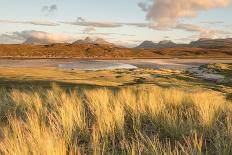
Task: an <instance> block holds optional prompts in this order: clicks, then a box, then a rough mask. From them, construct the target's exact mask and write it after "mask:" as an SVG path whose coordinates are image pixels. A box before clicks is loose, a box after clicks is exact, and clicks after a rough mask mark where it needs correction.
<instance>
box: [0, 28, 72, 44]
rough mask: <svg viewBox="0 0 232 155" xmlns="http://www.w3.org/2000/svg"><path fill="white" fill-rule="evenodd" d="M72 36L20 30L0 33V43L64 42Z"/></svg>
mask: <svg viewBox="0 0 232 155" xmlns="http://www.w3.org/2000/svg"><path fill="white" fill-rule="evenodd" d="M72 39H73V38H72V37H70V36H68V35H64V34H54V33H48V32H43V31H34V30H30V31H22V32H13V33H11V34H2V35H0V41H1V43H5V42H6V43H7V42H16V43H23V42H25V43H31V44H50V43H65V42H69V41H71V40H72Z"/></svg>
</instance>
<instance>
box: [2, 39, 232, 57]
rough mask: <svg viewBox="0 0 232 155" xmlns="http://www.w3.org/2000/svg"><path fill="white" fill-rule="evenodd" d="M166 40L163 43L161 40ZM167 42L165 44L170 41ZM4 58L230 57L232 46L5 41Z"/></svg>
mask: <svg viewBox="0 0 232 155" xmlns="http://www.w3.org/2000/svg"><path fill="white" fill-rule="evenodd" d="M161 44H162V43H161ZM166 44H167V43H165V44H164V45H166ZM0 58H90V59H122V58H206V59H208V58H227V59H228V58H229V59H232V47H231V48H228V47H226V48H217V49H212V48H211V49H206V48H193V47H181V48H179V47H174V48H160V49H141V48H123V47H117V46H111V45H106V44H93V43H91V44H68V43H63V44H58V43H56V44H49V45H31V44H16V45H13V44H12V45H7V44H5V45H1V44H0Z"/></svg>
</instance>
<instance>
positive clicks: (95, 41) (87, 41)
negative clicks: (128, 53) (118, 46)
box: [72, 37, 115, 46]
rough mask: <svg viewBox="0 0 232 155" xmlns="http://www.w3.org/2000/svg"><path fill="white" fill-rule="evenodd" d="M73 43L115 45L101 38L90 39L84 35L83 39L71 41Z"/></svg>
mask: <svg viewBox="0 0 232 155" xmlns="http://www.w3.org/2000/svg"><path fill="white" fill-rule="evenodd" d="M72 44H73V45H79V44H99V45H110V46H115V45H114V44H113V43H110V42H107V41H105V40H104V39H102V38H97V39H92V38H90V37H86V38H85V39H84V40H77V41H75V42H73V43H72Z"/></svg>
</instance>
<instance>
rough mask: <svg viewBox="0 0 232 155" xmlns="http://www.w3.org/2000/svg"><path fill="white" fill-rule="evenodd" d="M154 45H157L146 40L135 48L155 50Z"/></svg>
mask: <svg viewBox="0 0 232 155" xmlns="http://www.w3.org/2000/svg"><path fill="white" fill-rule="evenodd" d="M156 45H157V43H154V42H152V41H148V40H147V41H144V42H142V43H141V44H140V45H139V46H137V47H136V48H144V49H152V48H156Z"/></svg>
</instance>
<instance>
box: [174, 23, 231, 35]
mask: <svg viewBox="0 0 232 155" xmlns="http://www.w3.org/2000/svg"><path fill="white" fill-rule="evenodd" d="M175 29H181V30H185V31H189V32H194V33H195V34H194V36H195V37H196V38H224V37H226V36H227V35H228V34H231V32H227V31H223V30H217V29H210V28H204V27H201V26H198V25H193V24H177V25H176V27H175Z"/></svg>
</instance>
